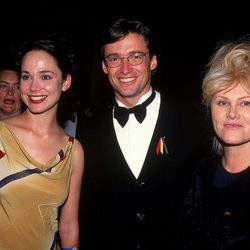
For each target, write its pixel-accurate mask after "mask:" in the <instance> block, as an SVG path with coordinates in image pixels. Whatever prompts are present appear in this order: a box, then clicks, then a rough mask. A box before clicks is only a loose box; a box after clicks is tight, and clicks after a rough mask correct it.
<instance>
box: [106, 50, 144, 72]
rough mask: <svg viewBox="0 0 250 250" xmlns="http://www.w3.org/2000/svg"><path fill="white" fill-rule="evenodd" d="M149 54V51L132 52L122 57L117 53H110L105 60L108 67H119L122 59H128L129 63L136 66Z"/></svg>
mask: <svg viewBox="0 0 250 250" xmlns="http://www.w3.org/2000/svg"><path fill="white" fill-rule="evenodd" d="M147 54H149V52H147V53H143V52H135V53H132V54H130V55H129V56H126V57H120V56H117V55H110V56H108V57H106V58H105V62H106V64H107V66H108V67H110V68H116V67H119V66H120V65H121V61H122V59H127V61H128V63H129V64H130V65H132V66H136V65H139V64H141V63H142V62H143V59H144V57H145V56H146V55H147Z"/></svg>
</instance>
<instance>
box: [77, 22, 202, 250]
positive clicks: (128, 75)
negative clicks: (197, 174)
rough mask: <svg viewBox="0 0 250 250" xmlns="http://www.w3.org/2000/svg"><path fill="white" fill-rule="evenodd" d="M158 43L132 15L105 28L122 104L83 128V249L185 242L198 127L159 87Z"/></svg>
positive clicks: (108, 69) (105, 51)
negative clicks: (184, 208)
mask: <svg viewBox="0 0 250 250" xmlns="http://www.w3.org/2000/svg"><path fill="white" fill-rule="evenodd" d="M152 41H153V40H152V38H151V31H150V29H149V28H148V27H147V26H146V25H145V24H144V23H142V22H140V21H134V20H127V19H119V20H117V21H116V22H115V23H114V24H113V26H111V27H110V28H109V29H108V30H107V31H106V33H104V34H103V40H102V49H101V51H102V58H103V60H102V69H103V71H104V73H106V74H107V76H108V79H109V81H110V84H111V86H112V87H113V90H114V95H115V100H116V104H115V105H114V107H113V108H112V109H111V110H107V112H106V113H103V114H102V117H101V118H100V119H98V120H97V121H96V122H93V123H94V124H91V126H90V125H89V127H90V128H91V129H89V130H88V131H87V133H85V134H83V135H80V134H79V139H81V140H82V141H83V144H84V146H85V155H86V168H85V176H84V185H83V191H82V201H81V209H80V216H81V241H82V242H81V245H82V246H83V248H84V249H91V250H94V249H95V250H97V249H98V250H99V249H100V250H104V249H105V250H106V249H109V250H125V249H126V250H134V249H150V250H151V249H152V250H158V249H171V250H173V249H179V247H180V244H181V242H180V235H179V218H180V211H181V205H182V200H183V195H184V193H185V188H186V185H185V183H186V180H187V179H188V178H186V177H188V176H189V175H187V172H188V171H189V170H190V168H192V167H193V166H194V164H193V161H192V160H194V155H195V153H194V151H193V150H194V148H193V147H194V146H195V142H194V137H192V135H193V134H192V131H191V130H190V129H189V128H193V129H195V127H196V125H195V124H192V125H190V126H189V127H187V125H186V124H187V123H190V121H189V122H187V121H186V120H185V119H184V118H182V117H181V116H180V117H179V114H178V113H176V112H175V111H174V110H172V108H171V104H170V103H169V104H168V103H166V102H165V101H164V99H163V97H162V95H161V94H160V93H159V92H157V91H155V90H154V89H153V88H152V86H151V79H152V78H151V76H152V73H153V72H154V71H155V69H156V68H157V64H158V60H157V55H156V53H155V50H154V46H153V43H152ZM183 105H184V106H183V107H182V110H181V111H182V112H185V111H186V107H185V104H183ZM188 110H189V108H188ZM126 111H128V112H126ZM137 111H141V112H137ZM189 111H190V112H194V110H191V107H190V110H189ZM186 117H187V115H186ZM189 136H190V137H189ZM190 138H192V140H191V139H190ZM189 139H190V140H189ZM192 143H193V144H194V146H193V145H192ZM196 146H198V145H196ZM197 152H198V151H197ZM196 154H197V153H196Z"/></svg>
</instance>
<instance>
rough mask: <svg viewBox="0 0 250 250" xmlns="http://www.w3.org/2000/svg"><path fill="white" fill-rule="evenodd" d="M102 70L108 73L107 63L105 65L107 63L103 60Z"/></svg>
mask: <svg viewBox="0 0 250 250" xmlns="http://www.w3.org/2000/svg"><path fill="white" fill-rule="evenodd" d="M102 70H103V72H104V73H105V74H108V70H107V67H106V65H105V63H104V61H103V60H102Z"/></svg>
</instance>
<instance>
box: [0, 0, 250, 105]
mask: <svg viewBox="0 0 250 250" xmlns="http://www.w3.org/2000/svg"><path fill="white" fill-rule="evenodd" d="M79 1H80V0H79ZM162 1H164V0H162ZM162 1H160V3H159V2H158V1H151V2H148V1H146V2H144V1H142V2H138V1H124V2H121V1H117V2H114V3H110V2H109V3H107V2H95V1H93V2H88V3H87V2H78V3H74V2H73V1H70V2H67V3H58V4H54V6H51V4H52V3H53V2H52V1H51V3H45V2H43V3H40V2H33V3H32V4H31V3H30V4H29V5H27V6H24V4H20V6H17V5H15V4H14V3H13V4H14V5H15V7H14V6H11V3H10V5H9V6H5V7H4V8H2V10H1V14H2V24H1V39H0V61H4V60H6V58H8V57H9V56H10V54H11V55H12V56H13V55H15V53H16V51H15V47H16V45H17V44H18V43H19V41H20V40H22V39H23V38H25V37H29V36H32V35H36V34H39V33H48V32H54V31H56V32H60V33H62V34H64V35H66V36H68V37H69V38H70V40H71V42H72V43H73V45H74V47H75V49H76V54H77V59H78V61H79V72H80V73H79V74H78V78H77V82H76V83H77V85H78V91H77V94H78V95H79V96H80V99H81V101H82V103H86V104H88V103H90V104H93V105H100V104H101V103H103V102H105V100H106V99H108V98H109V95H110V92H111V91H110V88H109V84H108V82H107V79H106V76H105V75H104V74H103V73H102V71H101V67H100V66H101V63H100V61H99V57H98V53H99V48H98V47H97V40H98V36H99V35H100V33H101V31H102V30H103V28H104V27H105V26H106V25H107V24H108V23H109V22H110V21H112V20H114V19H116V18H119V17H131V18H135V19H140V20H142V21H145V22H146V23H148V24H149V25H150V26H151V27H152V29H153V31H154V32H155V34H156V35H157V38H158V42H159V51H160V57H159V67H158V72H157V75H156V76H155V78H154V79H153V81H154V83H153V84H154V85H155V86H156V88H158V89H160V90H163V91H166V93H168V95H173V96H179V97H183V96H185V97H189V98H192V99H195V100H199V101H200V98H201V80H202V76H203V74H204V70H205V65H206V63H207V62H208V60H209V58H210V56H211V54H212V53H213V51H214V49H215V47H216V46H217V44H218V43H219V42H221V41H222V40H228V39H236V38H238V37H240V36H242V35H245V34H247V33H248V32H249V29H250V21H249V20H250V15H249V13H248V11H247V10H248V7H247V6H248V4H246V3H244V2H239V3H237V2H235V3H234V4H233V5H232V6H231V5H230V3H222V2H220V1H217V2H214V3H213V2H211V1H206V2H202V3H200V4H199V3H194V4H192V3H191V2H188V3H187V2H185V3H181V2H179V1H178V2H177V1H176V2H171V4H170V2H162ZM161 2H162V3H161ZM223 4H224V5H223ZM237 4H238V5H237Z"/></svg>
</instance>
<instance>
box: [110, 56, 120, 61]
mask: <svg viewBox="0 0 250 250" xmlns="http://www.w3.org/2000/svg"><path fill="white" fill-rule="evenodd" d="M108 60H109V61H110V62H117V61H119V57H110V58H109V59H108Z"/></svg>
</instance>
